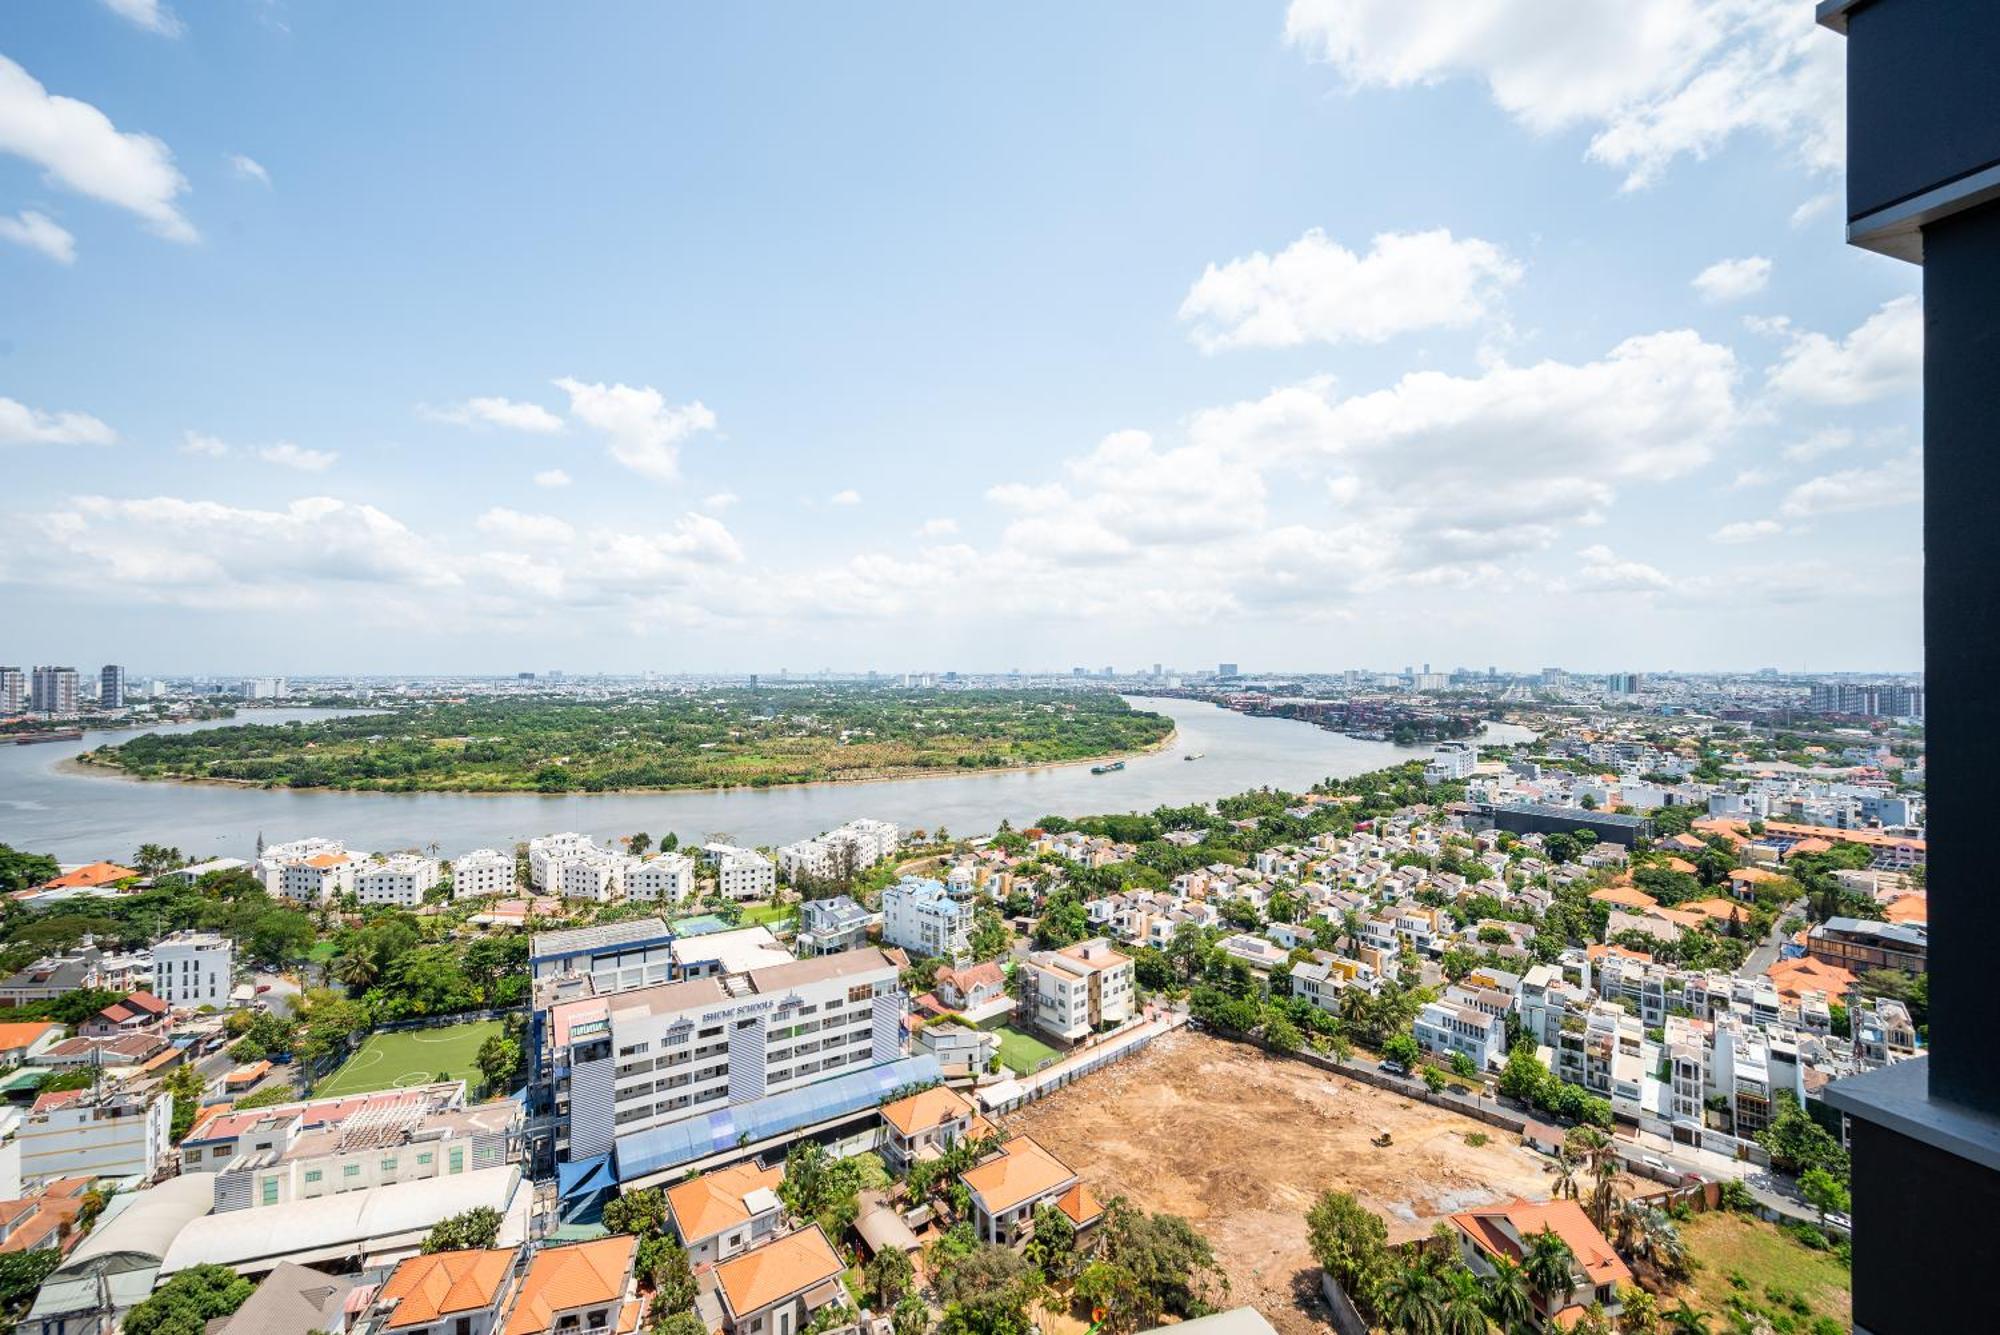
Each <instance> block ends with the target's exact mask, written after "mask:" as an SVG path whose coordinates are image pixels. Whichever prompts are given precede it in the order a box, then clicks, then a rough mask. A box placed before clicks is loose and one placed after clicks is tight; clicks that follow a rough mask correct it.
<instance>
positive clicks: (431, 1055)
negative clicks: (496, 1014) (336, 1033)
mask: <svg viewBox="0 0 2000 1335" xmlns="http://www.w3.org/2000/svg"><path fill="white" fill-rule="evenodd" d="M499 1032H500V1021H498V1020H471V1021H468V1022H466V1023H465V1024H451V1025H442V1026H439V1027H438V1028H435V1029H397V1030H393V1031H387V1032H381V1033H374V1034H370V1035H369V1036H368V1040H367V1041H366V1042H365V1043H363V1044H362V1045H361V1051H359V1052H357V1053H355V1054H354V1055H353V1056H352V1057H349V1058H348V1059H347V1061H346V1062H345V1063H344V1064H343V1065H342V1066H341V1068H340V1069H339V1070H338V1071H335V1072H334V1073H333V1074H332V1075H331V1076H328V1077H327V1078H326V1079H325V1080H322V1081H321V1082H320V1084H319V1086H318V1088H316V1089H314V1090H313V1094H314V1096H315V1097H319V1096H323V1095H329V1094H368V1093H372V1092H373V1091H375V1090H378V1089H408V1088H410V1087H411V1086H413V1085H427V1084H430V1083H431V1082H432V1081H433V1080H436V1079H438V1078H439V1077H440V1074H441V1073H442V1076H443V1078H444V1079H447V1080H464V1081H465V1082H467V1083H468V1084H470V1085H472V1086H474V1087H475V1088H477V1086H478V1085H479V1081H480V1076H479V1064H478V1059H479V1045H480V1044H482V1043H484V1042H485V1041H486V1040H487V1039H488V1038H490V1037H492V1036H493V1035H494V1034H497V1033H499Z"/></svg>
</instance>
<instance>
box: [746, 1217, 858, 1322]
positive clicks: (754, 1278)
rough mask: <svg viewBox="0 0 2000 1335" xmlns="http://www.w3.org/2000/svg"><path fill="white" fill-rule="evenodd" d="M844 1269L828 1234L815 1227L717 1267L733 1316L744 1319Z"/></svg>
mask: <svg viewBox="0 0 2000 1335" xmlns="http://www.w3.org/2000/svg"><path fill="white" fill-rule="evenodd" d="M843 1269H845V1267H844V1266H842V1265H841V1263H840V1258H839V1257H838V1256H836V1255H834V1251H833V1245H832V1244H831V1243H829V1242H828V1241H827V1240H826V1234H824V1233H822V1232H820V1229H819V1225H818V1224H814V1225H813V1226H812V1227H811V1228H805V1229H800V1230H799V1231H798V1232H796V1233H788V1234H786V1235H785V1236H784V1237H782V1238H779V1239H777V1240H776V1241H774V1242H767V1243H765V1244H764V1245H763V1246H762V1247H758V1248H755V1249H753V1250H751V1251H747V1252H744V1253H743V1254H742V1255H741V1256H733V1257H731V1258H730V1259H729V1260H727V1261H724V1262H723V1263H722V1264H721V1265H718V1266H717V1267H715V1282H716V1286H717V1287H718V1288H720V1289H721V1290H722V1295H723V1298H724V1299H725V1300H726V1301H727V1302H728V1303H729V1311H730V1313H731V1314H732V1315H733V1316H735V1317H737V1318H742V1317H746V1316H748V1315H750V1313H752V1312H757V1311H762V1310H763V1309H764V1308H766V1307H769V1306H770V1305H771V1304H772V1303H775V1302H777V1301H778V1300H779V1299H781V1298H789V1297H791V1296H792V1295H794V1294H799V1293H804V1292H805V1291H806V1290H808V1289H810V1288H813V1287H815V1286H816V1285H820V1284H824V1283H826V1282H827V1281H828V1280H830V1279H833V1278H835V1277H837V1276H838V1275H839V1274H840V1272H841V1271H842V1270H843Z"/></svg>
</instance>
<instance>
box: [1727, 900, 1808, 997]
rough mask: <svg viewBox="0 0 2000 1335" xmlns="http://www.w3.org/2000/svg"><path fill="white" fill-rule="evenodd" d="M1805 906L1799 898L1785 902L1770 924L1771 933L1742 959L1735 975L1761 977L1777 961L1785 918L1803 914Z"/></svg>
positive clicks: (1783, 934)
mask: <svg viewBox="0 0 2000 1335" xmlns="http://www.w3.org/2000/svg"><path fill="white" fill-rule="evenodd" d="M1805 907H1806V902H1805V901H1804V900H1803V899H1801V900H1799V901H1797V902H1796V903H1792V904H1787V905H1785V907H1783V908H1782V909H1779V910H1778V920H1777V921H1776V922H1774V923H1772V924H1771V934H1770V935H1769V936H1767V937H1766V938H1764V940H1762V941H1761V942H1759V943H1758V944H1757V946H1756V948H1755V949H1753V950H1752V951H1751V952H1750V954H1749V957H1748V958H1746V959H1745V960H1744V961H1743V967H1742V968H1740V969H1738V970H1737V971H1736V976H1737V977H1739V978H1758V977H1761V976H1762V975H1763V974H1765V973H1766V972H1768V971H1769V970H1770V967H1771V966H1772V965H1773V964H1776V963H1777V962H1778V952H1779V951H1780V950H1781V949H1782V948H1783V946H1784V944H1785V919H1787V918H1789V917H1791V916H1792V915H1793V914H1801V915H1803V914H1804V913H1805Z"/></svg>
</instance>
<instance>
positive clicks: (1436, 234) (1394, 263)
mask: <svg viewBox="0 0 2000 1335" xmlns="http://www.w3.org/2000/svg"><path fill="white" fill-rule="evenodd" d="M1520 276H1521V266H1520V265H1519V264H1517V263H1515V262H1514V261H1513V260H1512V259H1510V258H1508V256H1507V254H1506V252H1505V251H1503V250H1501V249H1500V247H1498V246H1496V245H1494V244H1493V243H1492V242H1490V241H1482V240H1480V239H1479V238H1477V237H1465V238H1463V239H1460V238H1456V237H1454V236H1452V234H1451V232H1450V231H1449V230H1447V229H1444V228H1437V229H1434V230H1432V231H1427V232H1384V233H1382V234H1381V235H1379V236H1377V237H1375V238H1374V240H1373V241H1372V242H1371V243H1370V245H1369V249H1368V253H1367V254H1365V255H1357V254H1355V253H1354V252H1353V251H1351V250H1348V249H1347V248H1346V247H1344V246H1342V245H1340V244H1339V243H1338V242H1336V241H1333V240H1332V239H1330V238H1329V237H1328V236H1327V235H1326V233H1324V232H1322V231H1320V230H1319V229H1318V228H1314V229H1313V230H1311V231H1309V232H1307V233H1306V234H1305V235H1304V236H1302V237H1300V238H1299V239H1298V240H1297V241H1294V242H1293V243H1292V244H1291V245H1289V246H1287V247H1285V248H1284V249H1283V250H1281V251H1279V252H1278V253H1277V254H1276V255H1266V254H1265V253H1263V252H1262V251H1258V252H1256V253H1254V254H1252V255H1249V256H1246V257H1244V258H1242V259H1235V260H1230V261H1229V262H1227V263H1226V264H1221V265H1216V264H1211V265H1209V266H1208V267H1207V269H1206V270H1204V271H1203V273H1202V275H1201V277H1200V278H1198V279H1196V280H1195V283H1194V286H1193V287H1191V288H1190V289H1188V294H1187V297H1186V298H1185V299H1184V300H1183V301H1182V302H1181V308H1180V318H1181V319H1182V320H1185V321H1188V322H1190V323H1191V324H1192V326H1193V328H1192V329H1191V330H1190V337H1192V338H1193V339H1194V341H1195V343H1196V344H1198V345H1199V346H1200V347H1201V348H1202V349H1203V350H1204V351H1208V352H1214V351H1218V350H1220V349H1223V348H1241V347H1264V348H1283V347H1292V346H1295V345H1297V344H1300V343H1305V342H1309V341H1310V342H1323V343H1380V342H1383V341H1385V340H1387V339H1390V338H1393V337H1395V336H1396V335H1398V334H1404V333H1410V332H1412V331H1415V330H1421V329H1439V328H1444V329H1460V328H1464V327H1466V326H1468V325H1471V324H1474V323H1476V322H1478V321H1479V320H1482V319H1484V318H1485V317H1486V316H1487V315H1488V313H1489V312H1490V311H1491V310H1492V308H1493V305H1494V303H1495V302H1496V300H1497V299H1498V297H1499V294H1500V293H1501V291H1502V290H1503V289H1505V288H1506V287H1508V286H1510V285H1511V284H1513V283H1515V282H1516V281H1518V280H1519V279H1520Z"/></svg>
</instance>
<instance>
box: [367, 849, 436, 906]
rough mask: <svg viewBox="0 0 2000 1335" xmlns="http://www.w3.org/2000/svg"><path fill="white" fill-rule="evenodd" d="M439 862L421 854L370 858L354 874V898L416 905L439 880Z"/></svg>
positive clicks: (374, 902) (373, 902)
mask: <svg viewBox="0 0 2000 1335" xmlns="http://www.w3.org/2000/svg"><path fill="white" fill-rule="evenodd" d="M439 874H440V873H439V870H438V861H437V859H436V858H431V857H425V856H424V855H423V854H421V853H389V854H383V855H378V856H376V857H373V858H370V859H369V860H368V861H367V862H365V863H363V864H362V865H361V868H360V870H359V871H357V872H356V873H355V875H354V897H355V898H356V899H358V900H360V901H361V902H362V903H363V904H396V905H400V906H401V907H403V908H415V907H416V906H417V905H419V904H421V903H423V902H424V895H425V893H426V892H427V891H429V890H430V888H431V887H432V886H434V885H436V884H437V883H438V879H439Z"/></svg>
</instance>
